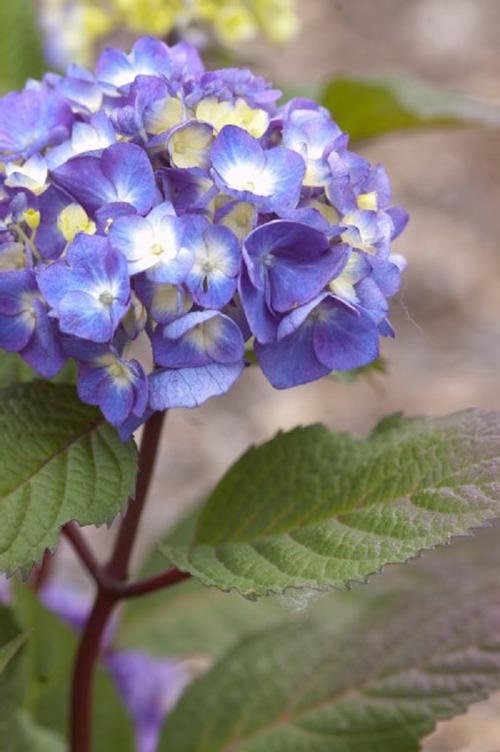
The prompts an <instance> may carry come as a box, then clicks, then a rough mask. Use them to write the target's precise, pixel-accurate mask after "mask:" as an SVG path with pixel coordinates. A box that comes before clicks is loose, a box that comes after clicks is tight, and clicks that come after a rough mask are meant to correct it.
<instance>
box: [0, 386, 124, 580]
mask: <svg viewBox="0 0 500 752" xmlns="http://www.w3.org/2000/svg"><path fill="white" fill-rule="evenodd" d="M0 436H1V441H0V506H1V508H2V525H1V527H0V570H4V571H7V572H9V573H12V572H14V571H15V570H17V569H18V568H23V569H24V570H27V569H28V568H29V567H30V566H31V565H32V564H33V563H34V562H36V561H37V560H39V559H40V558H41V556H42V554H43V552H44V550H45V549H46V548H51V547H54V545H55V544H56V542H57V535H58V532H59V528H60V527H61V526H62V525H64V524H65V523H66V522H69V521H70V520H77V521H78V522H79V523H80V524H81V525H90V524H102V523H105V522H109V521H110V520H112V519H113V517H114V516H115V515H116V514H117V513H118V512H119V511H120V510H121V509H122V507H123V505H124V504H125V503H126V501H127V498H128V496H129V494H130V493H131V492H132V490H133V486H134V479H135V474H136V464H137V457H136V449H135V445H134V443H133V442H129V443H127V444H122V442H121V441H120V440H119V437H118V435H117V433H116V431H115V430H114V429H113V428H112V427H111V426H110V425H109V424H107V423H106V422H105V421H104V419H103V417H102V415H101V413H100V412H99V411H98V410H97V409H95V408H92V407H88V406H87V405H83V404H82V403H81V402H80V401H79V399H78V397H77V395H76V392H75V390H74V388H73V387H71V386H69V385H63V384H57V385H56V384H50V383H46V382H33V383H28V384H20V385H17V386H14V387H12V388H11V389H8V390H4V391H3V392H0Z"/></svg>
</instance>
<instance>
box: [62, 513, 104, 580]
mask: <svg viewBox="0 0 500 752" xmlns="http://www.w3.org/2000/svg"><path fill="white" fill-rule="evenodd" d="M62 531H63V534H64V535H65V536H66V538H67V539H68V540H69V542H70V543H71V545H72V546H73V549H74V551H75V553H76V554H77V556H78V558H79V559H80V561H81V562H82V564H83V566H84V567H85V569H86V570H87V572H88V573H89V574H90V576H91V577H92V579H93V580H94V582H95V583H96V585H97V587H101V588H104V589H109V582H108V580H107V577H106V575H105V572H104V568H103V567H102V566H101V564H100V563H99V562H98V560H97V559H96V557H95V555H94V552H93V551H92V549H91V548H90V546H88V544H87V541H86V540H85V538H84V537H83V535H82V534H81V532H80V528H79V527H78V525H77V524H76V523H75V522H69V523H68V524H67V525H65V526H64V527H63V530H62Z"/></svg>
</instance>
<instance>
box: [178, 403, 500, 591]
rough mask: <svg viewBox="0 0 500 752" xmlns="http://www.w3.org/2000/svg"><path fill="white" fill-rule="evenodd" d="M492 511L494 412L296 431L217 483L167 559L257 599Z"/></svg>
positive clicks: (463, 528)
mask: <svg viewBox="0 0 500 752" xmlns="http://www.w3.org/2000/svg"><path fill="white" fill-rule="evenodd" d="M499 515H500V415H499V414H498V413H493V412H491V413H490V412H485V411H474V410H470V411H466V412H463V413H458V414H456V415H451V416H449V417H446V418H439V419H413V420H411V419H403V418H401V417H399V418H397V419H396V420H395V419H394V418H391V420H390V421H384V423H383V426H382V427H379V428H378V429H376V430H375V431H374V432H373V434H372V435H371V436H369V437H368V438H367V439H357V438H355V437H354V436H350V435H348V434H336V433H333V432H331V431H329V430H328V429H327V428H325V427H323V426H310V427H309V428H297V429H295V430H293V431H291V432H289V433H285V434H279V435H278V436H277V437H276V438H275V439H273V440H272V441H270V442H268V443H267V444H264V445H262V446H260V447H257V448H252V449H250V450H249V451H248V452H247V453H246V454H244V455H243V457H242V458H241V459H240V460H239V461H238V462H236V464H235V465H233V467H232V468H231V469H230V470H229V472H228V473H227V474H226V476H225V477H224V478H223V479H222V481H221V482H220V483H219V485H218V486H217V487H216V489H215V491H214V492H213V494H212V496H211V498H210V499H209V501H208V503H207V505H206V506H205V508H204V509H203V512H202V514H201V516H200V520H199V523H198V527H197V532H196V535H195V539H194V544H193V545H192V546H179V545H167V546H164V547H163V550H164V553H165V555H166V557H167V559H168V560H169V561H171V562H173V563H174V564H175V566H177V567H179V568H180V569H181V570H183V571H188V572H190V573H191V574H193V575H194V576H195V577H197V578H199V579H200V580H201V581H202V582H203V583H204V584H206V585H215V586H217V587H219V588H221V589H223V590H231V589H236V590H238V591H239V592H240V593H242V594H243V595H245V596H247V597H249V598H254V597H257V596H261V595H267V594H269V593H281V592H283V591H285V590H286V589H287V588H313V589H331V588H343V587H346V586H348V585H349V583H351V582H353V581H361V580H364V579H365V578H366V577H367V576H368V575H370V574H372V573H374V572H377V571H379V570H380V569H381V568H382V567H383V566H384V565H386V564H389V563H395V562H402V561H406V560H408V559H410V558H412V557H413V556H415V555H416V554H417V553H418V552H419V551H421V550H423V549H426V548H432V547H434V546H436V545H438V544H442V543H445V542H447V541H448V540H449V539H450V538H451V537H452V536H453V535H460V534H463V533H465V532H467V531H468V530H470V529H472V528H475V527H479V526H481V525H484V524H486V523H487V521H488V520H490V519H493V518H495V517H497V516H499Z"/></svg>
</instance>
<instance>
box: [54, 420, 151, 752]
mask: <svg viewBox="0 0 500 752" xmlns="http://www.w3.org/2000/svg"><path fill="white" fill-rule="evenodd" d="M164 417H165V413H154V414H153V415H152V416H151V418H150V419H149V420H148V421H147V423H146V425H145V427H144V434H143V438H142V442H141V450H140V457H139V474H138V476H137V484H136V491H135V498H133V499H131V500H130V501H129V505H128V508H127V511H126V513H125V516H124V518H123V520H122V522H121V525H120V528H119V530H118V534H117V537H116V542H115V546H114V549H113V553H112V556H111V559H110V561H109V563H108V565H107V566H106V567H105V568H104V570H100V568H99V567H98V565H97V568H96V566H95V565H96V562H95V559H94V557H93V554H91V552H90V551H89V550H88V549H87V546H86V545H85V546H83V545H82V541H83V539H82V538H81V536H75V535H74V530H73V529H71V527H70V530H69V535H68V533H66V534H67V535H68V537H69V538H70V540H71V541H72V543H73V545H75V548H76V549H77V552H78V554H79V555H80V557H81V558H82V560H83V561H84V563H85V565H86V566H87V568H88V569H89V571H90V572H91V573H92V572H93V573H94V574H93V576H94V578H95V579H96V582H97V595H96V599H95V602H94V607H93V609H92V612H91V614H90V617H89V620H88V622H87V624H86V626H85V629H84V632H83V635H82V639H81V641H80V645H79V647H78V652H77V656H76V662H75V668H74V673H73V691H72V702H71V752H91V748H92V747H91V745H92V685H93V678H94V672H95V666H96V663H97V660H98V658H99V653H100V648H101V643H102V636H103V633H104V630H105V628H106V624H107V622H108V619H109V617H110V615H111V613H112V611H113V609H114V607H115V605H116V603H117V601H118V600H119V598H120V587H119V583H120V582H122V581H123V580H126V579H127V576H128V570H129V565H130V558H131V555H132V549H133V545H134V542H135V539H136V536H137V531H138V527H139V522H140V519H141V515H142V512H143V510H144V504H145V502H146V497H147V494H148V491H149V487H150V484H151V480H152V477H153V470H154V465H155V461H156V457H157V454H158V449H159V445H160V438H161V429H162V426H163V420H164ZM89 565H90V566H89ZM98 570H99V574H98V575H97V572H98ZM110 584H111V587H110Z"/></svg>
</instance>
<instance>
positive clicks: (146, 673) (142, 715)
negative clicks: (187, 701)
mask: <svg viewBox="0 0 500 752" xmlns="http://www.w3.org/2000/svg"><path fill="white" fill-rule="evenodd" d="M106 666H107V668H108V670H109V672H110V674H111V676H112V677H113V679H114V680H115V682H116V685H117V687H118V691H119V692H120V694H121V696H122V699H123V701H124V703H125V705H126V707H127V709H128V711H129V713H130V715H131V716H132V718H133V720H134V725H135V733H136V741H137V751H138V752H155V750H156V749H157V745H158V741H159V737H160V732H161V729H162V727H163V723H164V720H165V716H167V715H168V713H169V712H170V711H171V710H172V708H173V707H174V705H175V704H176V703H177V700H178V699H179V697H180V696H181V694H182V692H183V691H184V689H185V687H186V685H187V684H188V682H189V680H190V677H189V674H188V672H187V671H186V669H185V668H183V666H182V664H180V663H178V662H176V661H173V660H158V659H155V658H151V657H150V656H148V655H145V654H144V653H140V652H134V651H119V652H118V651H117V652H114V653H112V654H110V655H109V656H107V657H106Z"/></svg>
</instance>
